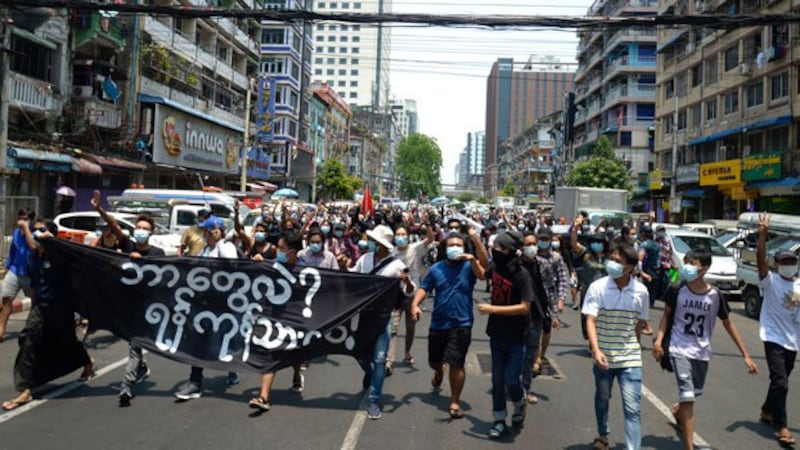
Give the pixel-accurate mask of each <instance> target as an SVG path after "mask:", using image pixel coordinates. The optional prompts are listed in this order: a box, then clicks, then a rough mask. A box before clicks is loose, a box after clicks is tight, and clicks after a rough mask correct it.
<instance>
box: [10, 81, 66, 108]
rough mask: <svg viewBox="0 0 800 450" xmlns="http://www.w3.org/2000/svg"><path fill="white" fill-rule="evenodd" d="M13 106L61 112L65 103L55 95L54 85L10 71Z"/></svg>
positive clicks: (11, 102)
mask: <svg viewBox="0 0 800 450" xmlns="http://www.w3.org/2000/svg"><path fill="white" fill-rule="evenodd" d="M9 100H10V105H9V106H11V107H19V108H22V109H25V110H29V111H34V112H39V113H54V114H61V108H62V106H63V103H62V101H61V100H59V99H57V98H56V97H55V95H53V85H52V84H50V83H48V82H46V81H42V80H37V79H35V78H31V77H27V76H25V75H20V74H18V73H15V72H9Z"/></svg>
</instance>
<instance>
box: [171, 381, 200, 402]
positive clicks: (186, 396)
mask: <svg viewBox="0 0 800 450" xmlns="http://www.w3.org/2000/svg"><path fill="white" fill-rule="evenodd" d="M202 395H203V389H202V388H201V387H200V385H199V384H197V383H193V382H191V381H189V382H187V383H186V384H184V385H183V386H182V387H181V388H180V389H178V392H176V393H175V398H177V399H178V400H191V399H194V398H200V397H201V396H202Z"/></svg>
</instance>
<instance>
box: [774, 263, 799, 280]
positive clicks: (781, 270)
mask: <svg viewBox="0 0 800 450" xmlns="http://www.w3.org/2000/svg"><path fill="white" fill-rule="evenodd" d="M778 274H779V275H780V276H782V277H783V278H794V276H795V275H796V274H797V264H791V265H786V266H778Z"/></svg>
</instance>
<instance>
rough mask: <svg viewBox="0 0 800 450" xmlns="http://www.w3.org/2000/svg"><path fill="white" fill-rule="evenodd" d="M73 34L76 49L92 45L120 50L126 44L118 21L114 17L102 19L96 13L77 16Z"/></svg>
mask: <svg viewBox="0 0 800 450" xmlns="http://www.w3.org/2000/svg"><path fill="white" fill-rule="evenodd" d="M73 33H74V36H75V48H76V49H78V48H80V47H82V46H84V45H87V44H92V43H94V44H96V45H99V46H101V47H109V48H113V49H116V50H122V49H123V48H124V47H125V43H126V42H125V35H124V34H123V31H122V24H121V23H120V22H119V20H117V18H116V17H112V18H108V17H102V16H101V15H100V13H98V12H93V13H91V14H84V13H82V14H78V16H77V18H76V19H75V26H74V27H73Z"/></svg>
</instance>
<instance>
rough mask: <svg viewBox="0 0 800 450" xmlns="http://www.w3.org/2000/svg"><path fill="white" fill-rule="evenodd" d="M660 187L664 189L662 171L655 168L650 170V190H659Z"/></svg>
mask: <svg viewBox="0 0 800 450" xmlns="http://www.w3.org/2000/svg"><path fill="white" fill-rule="evenodd" d="M661 189H664V172H663V171H662V170H661V169H656V170H654V171H652V172H650V190H651V191H660V190H661Z"/></svg>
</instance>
